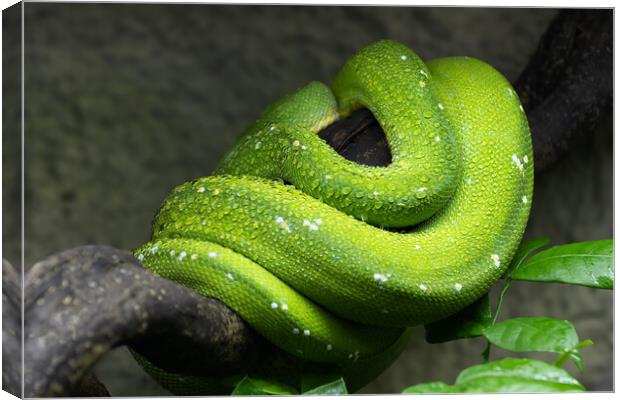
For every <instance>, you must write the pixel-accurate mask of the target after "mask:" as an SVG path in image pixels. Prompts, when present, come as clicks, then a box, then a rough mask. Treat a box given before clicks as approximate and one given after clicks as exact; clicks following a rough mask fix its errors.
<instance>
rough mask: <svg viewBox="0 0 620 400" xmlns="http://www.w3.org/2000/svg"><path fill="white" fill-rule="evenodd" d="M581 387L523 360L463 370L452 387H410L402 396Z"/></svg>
mask: <svg viewBox="0 0 620 400" xmlns="http://www.w3.org/2000/svg"><path fill="white" fill-rule="evenodd" d="M583 390H585V389H584V387H583V386H582V385H581V384H580V383H579V382H578V381H577V380H576V379H575V378H573V377H572V376H571V375H570V374H569V373H568V372H566V371H565V370H563V369H562V368H558V367H556V366H553V365H550V364H547V363H545V362H542V361H538V360H531V359H527V358H505V359H503V360H498V361H492V362H488V363H484V364H479V365H474V366H473V367H469V368H467V369H465V370H463V371H462V372H461V373H460V374H459V376H458V377H457V378H456V382H455V384H454V385H453V386H450V385H448V384H446V383H444V382H430V383H422V384H419V385H415V386H410V387H408V388H407V389H405V390H404V391H403V393H514V392H529V393H532V392H568V391H571V392H576V391H583Z"/></svg>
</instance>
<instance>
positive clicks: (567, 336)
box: [484, 317, 579, 353]
mask: <svg viewBox="0 0 620 400" xmlns="http://www.w3.org/2000/svg"><path fill="white" fill-rule="evenodd" d="M484 336H485V337H486V338H487V339H488V340H489V342H491V343H493V344H494V345H496V346H497V347H501V348H502V349H505V350H509V351H549V352H554V353H564V352H566V351H569V350H571V349H574V348H575V346H576V345H577V343H578V342H579V339H578V337H577V332H576V331H575V328H574V327H573V325H572V324H571V323H570V322H568V321H565V320H560V319H555V318H545V317H532V318H513V319H509V320H506V321H502V322H499V323H497V324H495V325H493V326H490V327H488V328H486V329H485V330H484Z"/></svg>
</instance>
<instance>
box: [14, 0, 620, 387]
mask: <svg viewBox="0 0 620 400" xmlns="http://www.w3.org/2000/svg"><path fill="white" fill-rule="evenodd" d="M556 12H557V11H556V10H552V9H542V8H538V9H504V8H494V9H485V8H469V9H462V8H415V7H408V8H402V7H295V6H207V5H133V4H44V3H27V4H26V5H25V23H26V29H25V59H26V67H25V79H26V81H25V96H26V97H25V104H26V105H25V110H26V144H25V155H26V160H25V165H26V167H25V182H26V187H25V199H26V202H25V213H26V222H25V238H26V248H25V265H26V266H29V265H32V263H34V262H35V261H37V260H39V259H41V258H43V257H45V256H46V255H48V254H51V253H54V252H57V251H60V250H62V249H66V248H70V247H74V246H78V245H82V244H88V243H98V244H108V245H112V246H116V247H119V248H126V249H132V248H135V247H137V246H138V245H140V244H142V243H144V242H145V241H147V239H148V237H149V232H150V221H151V218H152V216H153V214H154V212H155V210H156V209H157V208H158V206H159V205H160V203H161V201H162V200H163V199H164V198H165V196H166V194H167V193H168V191H169V190H170V189H171V188H173V187H174V186H176V185H178V184H179V183H181V182H184V181H186V180H189V179H192V178H195V177H198V176H204V175H208V174H209V173H210V172H211V171H212V169H213V168H214V166H215V164H216V163H217V161H218V160H219V159H220V157H221V156H222V155H223V153H224V152H225V151H226V150H227V149H228V148H229V147H230V146H231V144H232V143H233V141H234V140H235V138H236V137H237V136H238V135H240V134H241V132H242V131H243V129H244V128H245V127H247V126H248V125H249V124H250V123H251V122H253V121H254V119H255V118H256V117H257V116H258V115H259V114H260V113H261V111H262V110H263V109H264V108H265V107H266V106H267V105H269V104H270V103H272V102H273V101H274V100H277V99H279V98H280V97H282V96H283V95H285V94H286V93H289V92H291V91H292V90H294V89H296V88H298V87H300V86H303V85H305V84H306V83H307V82H309V81H311V80H319V81H324V82H330V81H331V79H332V78H333V77H334V76H335V74H336V72H337V71H338V69H339V68H340V67H341V65H342V63H343V62H344V61H345V60H346V59H347V58H348V57H349V55H351V54H352V53H353V52H354V51H356V50H357V49H358V48H360V47H362V46H363V45H365V44H368V43H370V42H372V41H375V40H378V39H383V38H391V39H395V40H399V41H401V42H403V43H405V44H406V45H408V46H410V47H411V48H412V49H414V51H416V52H417V53H418V54H419V55H420V56H421V57H422V58H424V59H431V58H435V57H440V56H448V55H469V56H472V57H477V58H480V59H482V60H485V61H487V62H488V63H490V64H491V65H494V66H495V67H496V68H497V69H499V70H500V71H501V72H503V73H504V74H505V75H506V77H507V78H508V79H510V80H514V79H515V78H516V77H517V76H518V74H519V72H520V71H521V69H522V68H523V67H524V66H525V64H526V62H527V60H528V58H529V56H530V55H531V54H532V53H533V51H534V49H535V47H536V44H537V42H538V39H539V37H540V35H541V34H542V33H543V32H544V30H545V28H546V26H547V24H548V23H549V21H550V20H551V19H552V18H553V16H554V15H555V14H556ZM4 79H5V90H13V91H15V90H17V91H18V90H19V85H18V84H17V83H18V82H17V83H16V82H15V79H12V80H11V79H8V81H7V77H6V76H5V77H4ZM7 83H8V84H9V85H8V88H6V84H7ZM17 93H18V92H17ZM16 96H17V97H15V98H18V95H16ZM16 110H17V111H16ZM18 110H19V109H18V107H17V106H16V105H15V104H6V103H5V115H14V114H15V113H18ZM18 123H19V120H18V119H17V118H14V119H9V118H7V120H6V121H5V122H4V126H5V136H4V138H3V143H4V147H3V148H4V150H3V164H4V166H5V168H4V169H3V177H2V179H3V189H4V190H3V200H4V204H5V205H6V204H11V200H12V199H15V198H16V196H18V194H19V172H18V170H17V169H16V168H15V166H16V165H17V164H18V162H19V158H18V157H19V153H18V152H17V151H15V149H16V148H17V145H18V139H19V135H18V134H17V132H19V125H18ZM7 135H9V136H7ZM612 140H613V139H612V122H611V115H607V116H605V117H604V118H602V121H601V123H600V125H599V128H598V130H597V131H596V132H595V133H594V134H593V135H591V136H590V137H587V138H585V139H584V140H582V141H581V142H580V143H579V144H578V145H577V146H575V149H574V151H573V152H572V153H571V154H570V155H569V156H567V157H566V158H565V159H563V160H562V161H561V162H559V163H558V164H556V165H555V166H554V167H553V168H552V169H551V170H549V171H547V172H545V173H543V174H540V175H539V176H537V181H536V187H535V199H534V203H533V210H532V217H531V220H530V225H529V227H528V231H527V233H526V236H527V237H535V236H541V235H544V236H548V237H550V238H551V239H552V241H553V243H566V242H573V241H579V240H593V239H601V238H609V237H611V236H612V199H613V197H612V187H613V183H612V170H613V169H612V165H613V164H612ZM3 220H4V223H3V232H4V233H3V246H4V254H3V257H5V258H7V259H8V260H9V261H11V262H13V263H14V264H15V265H19V211H18V210H10V209H7V208H6V206H5V209H4V210H3ZM536 315H545V316H552V317H558V318H565V319H568V320H570V321H572V322H574V323H575V325H576V327H577V330H578V332H579V334H580V337H582V338H591V339H592V340H594V342H595V345H594V346H593V347H591V348H587V349H584V350H583V356H584V360H585V364H586V372H585V373H584V374H579V373H577V372H576V371H575V370H572V372H573V373H575V374H576V376H577V377H578V378H579V379H580V380H581V381H583V382H584V383H585V384H586V385H587V386H588V388H589V389H591V390H611V389H612V372H611V368H612V337H613V331H612V293H611V292H604V291H595V290H592V289H587V288H581V287H571V286H561V285H544V286H541V285H540V284H525V283H515V284H514V285H513V287H512V288H511V289H510V291H509V293H508V296H507V301H506V303H505V306H504V312H503V314H502V317H504V318H509V317H511V316H536ZM483 347H484V344H483V343H482V341H478V340H466V341H459V342H453V343H448V344H442V345H427V344H425V343H424V340H423V337H422V330H421V329H420V335H418V336H417V338H416V339H415V340H413V341H412V343H411V344H410V346H409V347H408V349H407V350H406V351H405V353H404V354H403V355H402V356H401V357H400V359H399V360H398V361H397V362H396V363H395V364H394V365H393V366H392V367H391V368H390V369H389V370H388V371H386V372H385V373H384V374H383V375H382V376H381V377H380V378H379V379H377V380H376V381H375V382H373V383H371V384H370V385H368V386H367V387H366V389H365V390H364V392H365V393H392V392H399V391H401V390H402V389H403V388H404V387H406V386H408V385H410V384H415V383H419V382H424V381H430V380H445V381H448V382H452V381H453V379H454V378H455V377H456V375H457V373H458V372H459V371H460V370H461V369H463V368H465V367H467V366H469V365H471V364H474V363H478V362H479V361H480V358H479V354H480V352H481V351H482V349H483ZM505 354H507V353H505ZM500 355H502V354H499V353H497V352H495V353H493V354H492V356H496V357H497V356H500ZM96 370H97V372H98V374H99V375H100V377H101V379H102V380H103V382H104V383H105V384H106V386H107V387H108V389H109V390H110V392H111V393H112V394H113V395H125V396H128V395H147V394H150V395H154V394H164V393H165V392H164V391H163V389H160V388H159V387H158V386H157V384H155V383H154V382H152V381H151V380H150V379H149V378H148V377H147V376H146V375H145V374H144V373H143V372H142V371H141V370H140V369H139V367H138V366H137V365H136V364H135V363H134V362H133V360H132V359H131V358H130V357H129V356H128V353H127V351H126V350H125V349H119V350H117V351H115V352H112V353H110V354H108V355H107V356H106V357H105V358H104V359H103V360H102V361H101V362H100V363H99V365H98V366H97V367H96Z"/></svg>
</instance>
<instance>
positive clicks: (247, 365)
mask: <svg viewBox="0 0 620 400" xmlns="http://www.w3.org/2000/svg"><path fill="white" fill-rule="evenodd" d="M24 306H25V322H26V323H25V335H26V340H25V355H26V358H25V392H26V396H29V397H30V396H61V395H67V394H75V393H76V392H80V391H83V390H84V389H83V388H84V385H83V378H84V376H85V374H86V373H87V372H88V371H89V369H90V367H92V365H94V363H95V362H96V361H97V360H98V359H99V358H100V357H101V355H103V354H104V353H106V352H107V351H109V350H110V349H112V348H114V347H116V346H119V345H123V344H130V345H132V346H134V348H135V349H137V350H139V351H140V352H142V353H143V355H144V356H146V357H147V358H149V359H151V361H154V362H155V363H165V365H167V366H169V367H170V371H171V372H186V373H190V372H191V373H192V374H209V375H221V374H227V373H231V372H240V371H247V372H251V371H252V370H254V369H257V368H261V367H262V366H263V365H265V363H268V362H274V363H276V364H278V363H280V364H289V365H293V364H294V362H292V361H290V360H289V359H291V358H292V357H291V356H289V355H288V354H286V353H284V352H282V351H281V350H279V349H277V348H275V347H274V346H273V345H271V344H270V343H268V342H267V341H265V340H264V339H263V338H262V337H261V336H259V335H257V334H256V333H255V332H254V331H253V330H252V329H250V328H249V327H248V326H247V325H246V324H245V322H243V320H241V319H240V318H239V317H238V316H237V315H236V314H235V313H234V312H233V311H231V310H230V309H229V308H228V307H227V306H226V305H224V304H222V303H220V302H219V301H217V300H214V299H211V298H206V297H203V296H201V295H198V294H197V293H195V292H193V291H192V290H190V289H188V288H186V287H184V286H181V285H178V284H176V283H173V282H171V281H168V280H165V279H162V278H159V277H158V276H155V275H153V274H152V273H150V272H149V271H147V270H145V269H143V267H142V266H141V265H140V264H139V262H138V261H137V260H136V259H135V258H134V257H133V256H132V255H131V254H130V253H129V252H127V251H121V250H116V249H113V248H110V247H107V246H83V247H78V248H76V249H72V250H67V251H64V252H62V253H58V254H55V255H53V256H50V257H48V258H47V259H45V260H44V261H41V262H39V263H37V264H35V265H34V266H33V267H32V269H31V270H30V271H29V273H28V274H27V276H26V288H25V305H24ZM13 359H14V355H13Z"/></svg>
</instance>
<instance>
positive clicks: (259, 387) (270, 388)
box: [231, 376, 299, 396]
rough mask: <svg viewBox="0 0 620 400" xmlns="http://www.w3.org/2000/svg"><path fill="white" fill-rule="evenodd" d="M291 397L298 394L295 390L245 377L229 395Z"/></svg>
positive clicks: (277, 383) (275, 383)
mask: <svg viewBox="0 0 620 400" xmlns="http://www.w3.org/2000/svg"><path fill="white" fill-rule="evenodd" d="M267 394H275V395H291V394H299V393H298V392H297V391H296V390H295V389H293V388H292V387H290V386H288V385H284V384H282V383H279V382H273V381H266V380H263V379H255V378H249V377H247V376H246V377H245V378H243V379H242V380H241V381H240V382H239V383H238V384H237V386H236V387H235V389H234V390H233V392H232V393H231V395H233V396H244V395H267Z"/></svg>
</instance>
